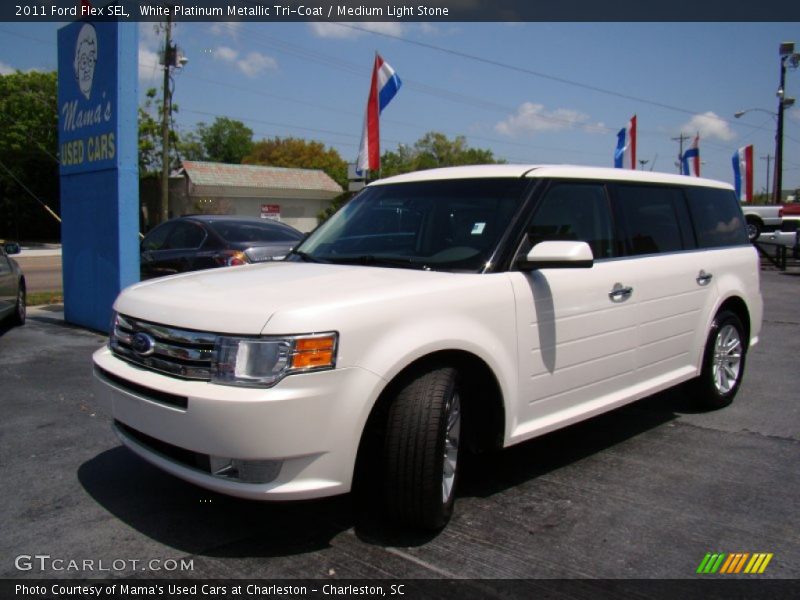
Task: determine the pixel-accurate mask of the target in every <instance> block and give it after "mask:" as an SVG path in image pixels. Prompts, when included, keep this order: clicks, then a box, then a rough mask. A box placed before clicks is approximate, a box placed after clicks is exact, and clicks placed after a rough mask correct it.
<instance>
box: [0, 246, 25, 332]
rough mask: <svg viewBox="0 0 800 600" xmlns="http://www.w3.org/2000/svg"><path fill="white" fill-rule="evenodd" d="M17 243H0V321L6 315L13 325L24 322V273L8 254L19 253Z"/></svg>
mask: <svg viewBox="0 0 800 600" xmlns="http://www.w3.org/2000/svg"><path fill="white" fill-rule="evenodd" d="M19 252H20V247H19V244H16V243H13V242H7V243H5V244H3V245H0V321H2V320H5V319H6V318H7V317H10V318H11V322H12V323H13V324H15V325H24V324H25V275H23V273H22V269H20V268H19V265H18V264H17V261H15V260H14V259H13V258H9V256H8V255H9V254H19Z"/></svg>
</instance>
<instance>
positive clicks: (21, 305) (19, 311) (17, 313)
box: [14, 281, 28, 325]
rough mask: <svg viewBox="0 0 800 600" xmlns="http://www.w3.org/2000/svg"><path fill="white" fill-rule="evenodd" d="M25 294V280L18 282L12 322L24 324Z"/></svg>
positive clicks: (26, 308)
mask: <svg viewBox="0 0 800 600" xmlns="http://www.w3.org/2000/svg"><path fill="white" fill-rule="evenodd" d="M27 301H28V300H27V295H26V293H25V282H24V281H20V282H19V290H17V304H16V306H15V307H14V324H15V325H24V324H25V317H26V316H27V314H28V307H27V305H26V303H27Z"/></svg>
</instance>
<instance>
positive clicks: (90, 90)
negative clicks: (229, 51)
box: [58, 20, 139, 331]
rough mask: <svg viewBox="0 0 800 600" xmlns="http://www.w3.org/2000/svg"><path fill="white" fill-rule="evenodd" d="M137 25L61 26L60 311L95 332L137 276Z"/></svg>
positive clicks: (81, 23)
mask: <svg viewBox="0 0 800 600" xmlns="http://www.w3.org/2000/svg"><path fill="white" fill-rule="evenodd" d="M137 27H138V26H137V24H136V23H116V22H89V21H83V20H82V21H76V22H74V23H70V24H69V25H67V26H65V27H63V28H62V29H60V30H59V31H58V143H59V155H60V162H61V169H60V172H61V218H62V224H61V245H62V253H61V260H62V270H63V281H64V316H65V318H66V320H67V321H69V322H71V323H76V324H78V325H84V326H86V327H91V328H92V329H97V330H100V331H106V330H107V329H108V325H109V322H110V320H111V306H112V304H113V302H114V299H115V298H116V296H117V294H118V293H119V292H120V290H122V288H124V287H126V286H128V285H130V284H132V283H135V282H136V281H138V280H139V238H138V232H139V171H138V154H137V153H138V129H137V127H138V125H137V84H138V81H137V79H138V65H137V58H138V30H137Z"/></svg>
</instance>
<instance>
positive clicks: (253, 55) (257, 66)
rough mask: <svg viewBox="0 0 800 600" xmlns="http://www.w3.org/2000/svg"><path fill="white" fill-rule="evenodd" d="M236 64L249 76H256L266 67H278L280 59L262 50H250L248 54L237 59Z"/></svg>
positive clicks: (272, 68)
mask: <svg viewBox="0 0 800 600" xmlns="http://www.w3.org/2000/svg"><path fill="white" fill-rule="evenodd" d="M236 66H237V67H239V70H240V71H241V72H242V73H244V74H245V75H247V76H248V77H255V76H256V75H258V74H259V73H260V72H261V71H263V70H265V69H271V70H274V69H277V68H278V61H276V60H275V59H274V58H272V57H271V56H266V55H264V54H261V53H260V52H250V53H249V54H248V55H247V56H245V57H244V58H242V59H241V60H239V61H237V63H236Z"/></svg>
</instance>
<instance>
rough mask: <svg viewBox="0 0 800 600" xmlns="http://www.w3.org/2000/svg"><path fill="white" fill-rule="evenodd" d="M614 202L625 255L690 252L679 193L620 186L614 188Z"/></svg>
mask: <svg viewBox="0 0 800 600" xmlns="http://www.w3.org/2000/svg"><path fill="white" fill-rule="evenodd" d="M615 202H616V205H617V208H618V210H619V213H620V215H621V217H622V220H623V222H624V224H625V246H626V248H627V252H628V254H631V255H641V254H660V253H664V252H678V251H681V250H687V249H692V248H694V245H695V244H694V240H693V239H692V236H691V229H690V227H689V224H688V214H685V213H686V204H685V200H684V198H683V193H682V192H681V190H680V189H677V188H671V187H659V186H644V185H625V184H621V185H617V186H616V193H615ZM681 219H683V221H684V223H683V225H682V224H681Z"/></svg>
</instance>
